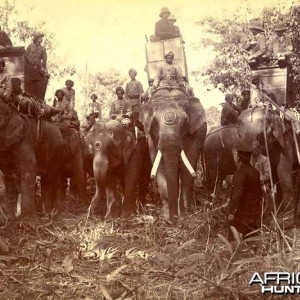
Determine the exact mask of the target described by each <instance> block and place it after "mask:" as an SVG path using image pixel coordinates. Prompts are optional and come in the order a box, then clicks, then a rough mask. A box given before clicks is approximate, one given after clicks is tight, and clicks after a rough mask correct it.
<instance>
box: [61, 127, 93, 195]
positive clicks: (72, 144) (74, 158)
mask: <svg viewBox="0 0 300 300" xmlns="http://www.w3.org/2000/svg"><path fill="white" fill-rule="evenodd" d="M55 124H56V125H57V126H58V128H59V129H60V131H61V133H62V136H63V138H64V144H65V152H66V157H65V160H64V161H63V163H62V165H61V168H60V169H61V170H60V183H61V185H60V189H59V194H60V197H63V196H64V195H65V191H66V180H67V178H70V179H71V182H72V186H73V192H74V193H75V194H77V195H78V196H79V199H80V200H82V201H86V200H87V196H86V181H85V162H84V156H83V151H85V150H84V149H83V147H84V146H85V144H84V142H83V141H82V138H81V136H80V132H79V131H77V130H76V129H74V128H70V127H68V126H67V125H65V124H62V123H55Z"/></svg>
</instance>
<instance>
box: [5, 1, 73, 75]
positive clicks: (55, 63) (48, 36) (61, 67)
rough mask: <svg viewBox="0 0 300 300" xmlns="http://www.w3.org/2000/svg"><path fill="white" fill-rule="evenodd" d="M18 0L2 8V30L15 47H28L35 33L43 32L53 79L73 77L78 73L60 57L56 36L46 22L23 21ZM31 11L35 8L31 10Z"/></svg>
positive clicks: (9, 2)
mask: <svg viewBox="0 0 300 300" xmlns="http://www.w3.org/2000/svg"><path fill="white" fill-rule="evenodd" d="M17 8H18V1H17V0H5V2H4V4H3V5H1V6H0V20H1V21H2V22H1V24H2V26H1V27H2V30H4V31H6V33H7V34H8V35H9V36H10V38H11V39H12V41H13V42H14V46H23V45H24V46H25V47H27V46H28V45H29V44H30V43H31V42H32V37H33V34H34V33H35V32H43V33H44V35H45V37H44V41H43V45H44V46H45V48H46V50H47V54H48V64H47V67H48V71H49V73H50V75H51V76H52V77H57V78H60V77H64V76H72V75H74V74H75V73H76V69H75V67H74V66H66V65H65V62H64V61H63V58H62V57H59V56H58V55H57V54H56V53H55V50H56V48H57V44H56V41H55V34H54V33H52V32H50V31H48V30H47V29H46V22H42V23H38V24H32V23H31V22H30V21H29V20H24V19H22V17H23V16H22V13H21V12H20V11H18V9H17ZM30 10H31V11H33V10H34V8H33V7H32V8H30Z"/></svg>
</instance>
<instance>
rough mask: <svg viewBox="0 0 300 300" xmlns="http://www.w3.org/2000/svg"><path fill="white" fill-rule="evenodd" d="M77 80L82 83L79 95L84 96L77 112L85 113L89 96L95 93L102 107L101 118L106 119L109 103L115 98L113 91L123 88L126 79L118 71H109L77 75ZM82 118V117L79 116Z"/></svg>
mask: <svg viewBox="0 0 300 300" xmlns="http://www.w3.org/2000/svg"><path fill="white" fill-rule="evenodd" d="M78 78H79V80H80V81H81V82H82V83H83V86H82V89H81V90H80V91H79V93H80V94H82V95H84V101H81V104H80V106H79V109H78V110H79V111H80V112H81V114H82V113H85V112H86V111H87V106H88V103H89V102H90V101H91V100H90V96H91V95H92V94H93V93H95V94H96V95H97V96H98V100H97V101H99V102H100V103H101V106H102V117H108V115H109V109H110V105H111V102H112V101H113V100H114V99H115V98H116V96H115V89H116V87H117V86H124V84H125V81H126V77H124V76H122V75H121V74H120V72H119V71H116V70H110V71H106V72H97V73H95V74H91V73H88V72H87V71H86V72H85V73H79V74H78ZM81 117H82V116H81Z"/></svg>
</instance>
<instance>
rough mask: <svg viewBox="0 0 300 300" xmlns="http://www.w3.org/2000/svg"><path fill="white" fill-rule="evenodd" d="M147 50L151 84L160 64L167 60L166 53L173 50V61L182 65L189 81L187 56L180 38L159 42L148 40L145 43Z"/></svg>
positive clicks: (147, 68) (183, 73)
mask: <svg viewBox="0 0 300 300" xmlns="http://www.w3.org/2000/svg"><path fill="white" fill-rule="evenodd" d="M145 50H146V61H147V65H146V68H145V71H146V72H147V74H148V82H149V84H150V83H151V82H153V80H154V78H155V77H156V74H157V71H158V69H159V66H161V65H162V64H163V63H164V61H165V54H167V53H168V52H169V51H172V52H173V53H174V60H173V62H174V63H176V64H177V65H179V66H180V68H181V70H182V75H183V77H184V79H185V80H186V81H187V82H188V70H187V63H186V56H185V51H184V46H183V44H182V41H181V39H180V38H175V39H170V40H165V41H158V42H147V43H146V44H145Z"/></svg>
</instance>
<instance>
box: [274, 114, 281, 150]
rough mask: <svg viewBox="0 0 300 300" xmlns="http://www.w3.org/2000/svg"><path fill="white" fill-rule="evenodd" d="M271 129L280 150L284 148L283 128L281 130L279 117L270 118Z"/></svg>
mask: <svg viewBox="0 0 300 300" xmlns="http://www.w3.org/2000/svg"><path fill="white" fill-rule="evenodd" d="M271 126H272V129H273V135H274V137H275V138H276V140H277V141H278V143H279V144H280V146H281V147H282V148H284V140H283V133H284V128H283V126H284V125H283V123H282V121H281V119H280V118H279V116H277V115H275V116H273V118H272V125H271Z"/></svg>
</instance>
